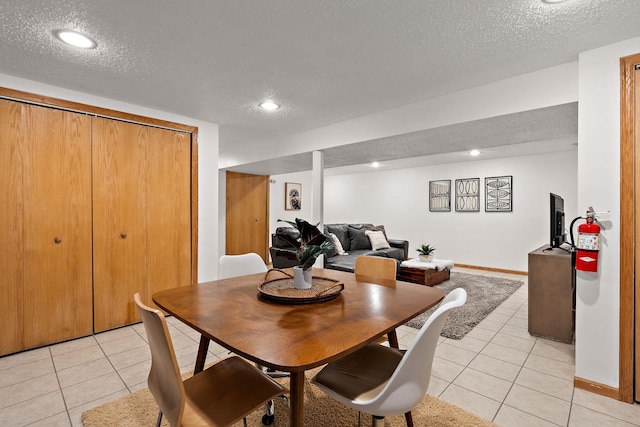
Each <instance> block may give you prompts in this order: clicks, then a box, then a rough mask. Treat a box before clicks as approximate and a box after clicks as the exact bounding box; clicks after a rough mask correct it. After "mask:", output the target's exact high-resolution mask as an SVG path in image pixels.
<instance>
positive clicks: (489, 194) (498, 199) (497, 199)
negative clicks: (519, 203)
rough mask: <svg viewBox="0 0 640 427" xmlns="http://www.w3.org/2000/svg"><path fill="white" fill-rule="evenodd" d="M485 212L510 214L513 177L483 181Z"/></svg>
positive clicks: (496, 177) (495, 177)
mask: <svg viewBox="0 0 640 427" xmlns="http://www.w3.org/2000/svg"><path fill="white" fill-rule="evenodd" d="M484 184H485V207H484V210H485V212H511V210H512V209H513V202H512V200H513V199H512V197H513V177H512V176H510V175H508V176H493V177H488V178H485V179H484Z"/></svg>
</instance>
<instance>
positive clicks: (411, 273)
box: [398, 266, 451, 286]
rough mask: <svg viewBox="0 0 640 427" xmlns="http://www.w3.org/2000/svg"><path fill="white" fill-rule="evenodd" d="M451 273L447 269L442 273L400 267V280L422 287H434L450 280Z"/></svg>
mask: <svg viewBox="0 0 640 427" xmlns="http://www.w3.org/2000/svg"><path fill="white" fill-rule="evenodd" d="M450 275H451V271H450V270H449V269H448V268H445V269H444V270H442V271H438V270H436V269H425V268H413V267H403V266H400V272H399V273H398V279H399V280H402V281H405V282H412V283H418V284H420V285H426V286H433V285H437V284H438V283H442V282H444V281H446V280H449V278H450Z"/></svg>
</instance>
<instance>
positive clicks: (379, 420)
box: [371, 415, 384, 427]
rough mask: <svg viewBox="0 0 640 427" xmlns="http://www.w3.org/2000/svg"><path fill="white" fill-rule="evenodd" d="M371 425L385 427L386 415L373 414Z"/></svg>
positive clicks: (372, 426)
mask: <svg viewBox="0 0 640 427" xmlns="http://www.w3.org/2000/svg"><path fill="white" fill-rule="evenodd" d="M371 427H384V417H381V416H380V415H373V416H371Z"/></svg>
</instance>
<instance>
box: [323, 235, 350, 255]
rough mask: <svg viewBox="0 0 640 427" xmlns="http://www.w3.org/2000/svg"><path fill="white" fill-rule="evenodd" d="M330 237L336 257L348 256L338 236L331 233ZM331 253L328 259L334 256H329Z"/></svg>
mask: <svg viewBox="0 0 640 427" xmlns="http://www.w3.org/2000/svg"><path fill="white" fill-rule="evenodd" d="M329 237H330V238H331V242H332V243H333V250H335V253H336V255H344V254H346V252H345V250H344V248H343V247H342V243H341V242H340V239H338V236H336V235H335V234H333V233H329ZM330 253H331V252H329V253H327V256H328V257H331V256H333V255H329V254H330Z"/></svg>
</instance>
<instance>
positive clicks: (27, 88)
mask: <svg viewBox="0 0 640 427" xmlns="http://www.w3.org/2000/svg"><path fill="white" fill-rule="evenodd" d="M0 86H3V87H6V88H10V89H15V90H21V91H24V92H31V93H36V94H39V95H44V96H49V97H53V98H60V99H64V100H68V101H74V102H80V103H83V104H88V105H94V106H97V107H102V108H110V109H113V110H118V111H123V112H127V113H131V114H138V115H142V116H147V117H153V118H157V119H161V120H167V121H172V122H176V123H182V124H185V125H190V126H197V127H198V164H199V168H198V281H199V282H203V281H207V280H214V279H216V278H217V275H218V263H217V262H215V263H211V262H208V260H210V259H215V260H217V259H218V244H217V240H218V210H217V205H218V169H217V164H218V125H217V124H215V123H210V122H204V121H201V120H196V119H192V118H189V117H184V116H179V115H176V114H171V113H167V112H164V111H159V110H154V109H151V108H146V107H142V106H139V105H134V104H128V103H125V102H120V101H116V100H113V99H107V98H102V97H98V96H94V95H89V94H86V93H81V92H75V91H71V90H68V89H63V88H60V87H56V86H50V85H45V84H42V83H39V82H35V81H30V80H25V79H21V78H18V77H14V76H9V75H5V74H0Z"/></svg>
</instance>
